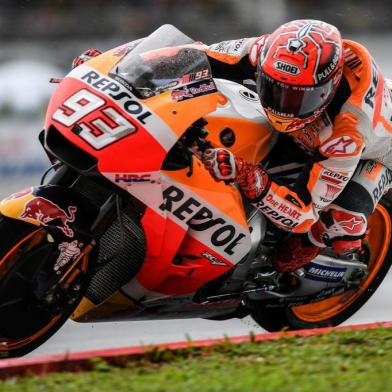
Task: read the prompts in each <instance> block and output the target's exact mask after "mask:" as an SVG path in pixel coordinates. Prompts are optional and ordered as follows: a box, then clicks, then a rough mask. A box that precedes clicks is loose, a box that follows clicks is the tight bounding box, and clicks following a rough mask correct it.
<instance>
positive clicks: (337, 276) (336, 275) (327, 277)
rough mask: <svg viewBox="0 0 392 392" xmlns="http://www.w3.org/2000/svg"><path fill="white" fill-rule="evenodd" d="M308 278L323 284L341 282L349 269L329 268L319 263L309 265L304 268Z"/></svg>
mask: <svg viewBox="0 0 392 392" xmlns="http://www.w3.org/2000/svg"><path fill="white" fill-rule="evenodd" d="M304 270H305V273H306V277H307V278H308V279H311V280H316V281H321V282H340V281H341V280H342V278H343V277H344V275H345V273H346V270H347V268H344V267H329V266H325V265H321V264H317V263H313V262H312V263H309V264H307V265H306V266H305V267H304Z"/></svg>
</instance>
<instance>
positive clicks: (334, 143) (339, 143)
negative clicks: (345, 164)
mask: <svg viewBox="0 0 392 392" xmlns="http://www.w3.org/2000/svg"><path fill="white" fill-rule="evenodd" d="M356 150H357V143H356V142H355V141H354V140H353V139H352V138H351V137H350V136H340V137H336V138H333V139H331V140H329V141H327V142H326V143H324V144H323V145H322V146H321V147H320V152H321V153H322V154H324V155H325V156H334V155H336V156H342V155H351V154H353V153H354V152H355V151H356Z"/></svg>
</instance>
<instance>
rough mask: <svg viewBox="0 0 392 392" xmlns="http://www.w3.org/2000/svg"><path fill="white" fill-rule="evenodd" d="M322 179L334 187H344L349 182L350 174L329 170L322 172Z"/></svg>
mask: <svg viewBox="0 0 392 392" xmlns="http://www.w3.org/2000/svg"><path fill="white" fill-rule="evenodd" d="M320 179H321V180H322V181H324V182H328V183H330V184H333V185H340V186H344V185H345V184H346V183H347V181H348V180H349V176H348V173H345V172H340V173H339V172H335V171H332V170H329V169H324V170H323V171H322V172H321V175H320Z"/></svg>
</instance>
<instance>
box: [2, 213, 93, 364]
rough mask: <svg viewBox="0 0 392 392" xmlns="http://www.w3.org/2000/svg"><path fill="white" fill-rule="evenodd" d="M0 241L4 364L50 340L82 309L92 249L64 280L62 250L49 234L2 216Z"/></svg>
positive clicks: (83, 254)
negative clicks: (59, 267)
mask: <svg viewBox="0 0 392 392" xmlns="http://www.w3.org/2000/svg"><path fill="white" fill-rule="evenodd" d="M0 238H1V241H0V358H12V357H19V356H22V355H25V354H27V353H29V352H31V351H33V350H34V349H36V348H37V347H39V346H40V345H41V344H42V343H44V342H45V341H46V340H48V339H49V338H50V337H51V336H52V335H53V334H54V333H55V332H57V330H58V329H59V328H60V327H61V326H62V325H63V324H64V323H65V322H66V320H67V319H68V318H69V316H70V315H71V314H72V312H73V310H74V309H75V308H76V307H77V305H78V304H79V302H80V300H81V299H82V297H83V291H84V287H85V286H86V272H87V267H88V264H89V263H88V261H89V252H90V250H91V247H89V246H87V247H85V248H84V250H83V251H82V253H81V255H80V256H79V258H76V259H75V260H79V262H78V263H77V265H78V268H73V267H71V266H72V265H73V264H74V263H75V262H76V261H72V262H70V263H68V264H69V265H68V264H67V266H66V267H64V268H65V271H64V270H63V271H62V273H61V274H59V275H58V274H56V272H55V271H54V265H55V263H56V261H57V260H58V257H59V250H58V244H57V243H56V242H55V240H54V239H53V237H52V236H51V235H48V233H47V231H46V230H45V229H44V228H42V227H37V226H33V225H31V224H28V223H26V222H23V221H19V220H14V219H10V218H6V217H4V216H0ZM72 268H73V269H72ZM67 269H69V270H71V269H72V273H70V274H68V275H67V273H66V271H67Z"/></svg>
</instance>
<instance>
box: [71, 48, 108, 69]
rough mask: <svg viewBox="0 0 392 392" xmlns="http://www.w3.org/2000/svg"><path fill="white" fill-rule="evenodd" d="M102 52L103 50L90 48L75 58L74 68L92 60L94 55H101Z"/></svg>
mask: <svg viewBox="0 0 392 392" xmlns="http://www.w3.org/2000/svg"><path fill="white" fill-rule="evenodd" d="M100 54H102V52H101V51H100V50H98V49H88V50H86V51H84V52H83V53H81V54H80V55H79V56H78V57H75V58H74V59H73V61H72V68H76V67H77V66H79V65H81V64H83V63H85V62H86V61H88V60H91V59H92V58H93V57H97V56H99V55H100Z"/></svg>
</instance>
